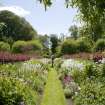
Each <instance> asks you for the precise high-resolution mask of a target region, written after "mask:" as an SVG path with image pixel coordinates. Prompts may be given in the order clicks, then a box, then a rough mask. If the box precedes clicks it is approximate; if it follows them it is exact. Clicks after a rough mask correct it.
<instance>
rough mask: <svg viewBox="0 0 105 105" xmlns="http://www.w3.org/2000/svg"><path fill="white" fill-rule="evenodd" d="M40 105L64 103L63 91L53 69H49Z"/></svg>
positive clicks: (62, 104) (60, 104)
mask: <svg viewBox="0 0 105 105" xmlns="http://www.w3.org/2000/svg"><path fill="white" fill-rule="evenodd" d="M41 105H66V101H65V97H64V92H63V90H62V86H61V83H60V81H59V80H58V77H57V73H56V71H55V70H51V71H50V72H49V74H48V80H47V84H46V86H45V92H44V96H43V100H42V104H41Z"/></svg>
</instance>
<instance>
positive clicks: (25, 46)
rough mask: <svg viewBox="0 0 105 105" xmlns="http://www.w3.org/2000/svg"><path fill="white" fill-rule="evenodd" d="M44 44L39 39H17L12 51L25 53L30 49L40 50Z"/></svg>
mask: <svg viewBox="0 0 105 105" xmlns="http://www.w3.org/2000/svg"><path fill="white" fill-rule="evenodd" d="M41 49H42V45H41V44H40V42H39V41H37V40H36V41H35V40H34V41H17V42H15V43H14V44H13V46H12V51H13V52H14V53H24V52H30V51H40V50H41Z"/></svg>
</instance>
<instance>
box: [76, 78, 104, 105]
mask: <svg viewBox="0 0 105 105" xmlns="http://www.w3.org/2000/svg"><path fill="white" fill-rule="evenodd" d="M104 90H105V85H104V84H102V83H100V82H98V81H92V80H86V81H84V83H83V84H81V90H80V92H79V93H78V94H77V95H75V97H74V104H75V105H104V103H105V91H104Z"/></svg>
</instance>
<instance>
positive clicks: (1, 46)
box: [0, 42, 10, 51]
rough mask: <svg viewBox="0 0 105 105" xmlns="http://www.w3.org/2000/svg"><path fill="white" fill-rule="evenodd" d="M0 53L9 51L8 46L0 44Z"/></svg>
mask: <svg viewBox="0 0 105 105" xmlns="http://www.w3.org/2000/svg"><path fill="white" fill-rule="evenodd" d="M0 51H10V45H9V44H8V43H5V42H0Z"/></svg>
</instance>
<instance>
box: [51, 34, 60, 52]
mask: <svg viewBox="0 0 105 105" xmlns="http://www.w3.org/2000/svg"><path fill="white" fill-rule="evenodd" d="M50 41H51V43H52V46H51V51H52V53H53V54H55V53H56V48H57V46H58V38H57V35H55V34H51V36H50Z"/></svg>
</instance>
